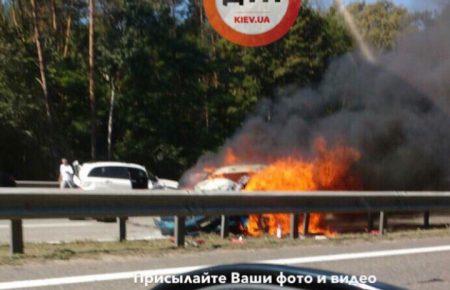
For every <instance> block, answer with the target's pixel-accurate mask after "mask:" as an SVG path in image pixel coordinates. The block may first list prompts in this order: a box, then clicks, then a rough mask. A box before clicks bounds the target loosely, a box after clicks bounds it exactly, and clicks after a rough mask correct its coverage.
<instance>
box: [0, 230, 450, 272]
mask: <svg viewBox="0 0 450 290" xmlns="http://www.w3.org/2000/svg"><path fill="white" fill-rule="evenodd" d="M429 237H450V228H441V229H429V230H420V229H419V230H413V231H399V232H392V233H387V234H386V235H384V236H383V237H380V236H378V235H374V234H367V233H361V234H340V235H337V236H336V237H334V238H330V239H327V240H317V239H315V238H314V237H308V238H305V239H297V240H290V239H288V238H285V239H277V238H274V237H271V236H262V237H259V238H251V237H244V238H243V243H237V242H236V240H237V239H238V237H236V236H230V237H229V238H228V239H221V238H220V237H219V236H218V235H216V234H201V235H199V236H197V237H194V238H193V237H187V239H186V247H185V248H183V249H179V248H177V247H175V245H174V243H173V242H172V241H171V240H170V239H162V240H152V241H126V242H92V241H80V242H73V243H61V244H45V243H27V244H25V254H22V255H14V256H12V257H11V256H10V255H9V248H8V245H0V265H20V264H24V263H29V262H38V263H39V262H43V261H48V260H70V259H99V258H104V257H107V256H124V257H125V256H149V257H161V256H170V255H174V254H182V253H192V252H200V251H215V250H218V249H227V250H236V249H261V248H267V249H270V248H273V247H291V246H301V245H337V244H346V243H353V242H355V241H368V242H376V241H380V240H401V239H421V238H429Z"/></svg>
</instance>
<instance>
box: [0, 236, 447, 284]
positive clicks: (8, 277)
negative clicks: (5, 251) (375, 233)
mask: <svg viewBox="0 0 450 290" xmlns="http://www.w3.org/2000/svg"><path fill="white" fill-rule="evenodd" d="M265 260H272V262H275V263H280V264H289V265H294V266H295V265H297V266H302V267H309V268H315V269H323V270H331V271H337V272H343V273H347V274H353V275H375V276H376V277H377V279H378V280H379V281H383V282H387V283H390V284H394V285H397V286H401V287H404V288H407V289H442V290H447V289H450V236H449V237H440V238H426V239H417V240H415V239H402V240H396V241H389V240H381V241H377V242H368V241H347V242H340V243H327V244H321V245H311V246H301V247H299V246H297V247H284V248H277V249H264V250H262V249H259V250H258V249H255V250H214V251H211V252H201V253H184V254H182V253H178V254H173V255H170V256H166V257H159V258H152V257H144V256H143V257H128V258H126V257H105V258H103V259H100V260H72V261H53V262H47V263H45V264H30V265H22V266H0V289H14V287H16V288H17V287H23V288H26V289H70V290H72V289H73V290H75V289H105V290H106V289H148V287H144V285H142V284H135V283H134V281H133V277H134V274H133V273H132V271H143V270H159V271H161V270H162V271H164V272H171V271H174V268H177V267H195V266H199V265H217V264H230V263H239V262H253V261H265ZM273 260H275V261H273ZM55 278H57V279H55ZM37 285H40V286H42V287H39V288H36V287H35V286H37ZM48 285H52V286H48Z"/></svg>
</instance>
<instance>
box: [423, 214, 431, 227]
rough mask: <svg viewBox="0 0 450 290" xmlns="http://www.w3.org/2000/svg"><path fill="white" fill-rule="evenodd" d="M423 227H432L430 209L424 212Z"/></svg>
mask: <svg viewBox="0 0 450 290" xmlns="http://www.w3.org/2000/svg"><path fill="white" fill-rule="evenodd" d="M423 227H424V228H426V229H427V228H429V227H430V212H429V211H426V212H424V214H423Z"/></svg>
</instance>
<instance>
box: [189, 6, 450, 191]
mask: <svg viewBox="0 0 450 290" xmlns="http://www.w3.org/2000/svg"><path fill="white" fill-rule="evenodd" d="M449 15H450V8H447V9H445V10H444V12H443V13H442V16H441V17H438V19H436V23H435V24H434V25H433V26H432V27H429V28H427V29H425V30H423V31H421V32H418V33H415V34H413V35H407V36H403V37H402V38H401V39H400V40H399V41H398V45H397V47H396V49H395V50H394V51H391V52H388V53H385V54H382V55H380V56H379V57H378V60H377V64H376V65H374V64H370V63H367V62H365V61H364V60H362V59H361V58H359V57H358V55H357V54H351V55H347V56H344V57H342V58H340V59H338V60H336V61H334V62H333V63H332V64H331V65H330V67H329V69H328V71H327V73H326V75H325V76H324V78H323V81H322V82H321V84H320V85H319V86H318V87H315V88H303V89H291V90H289V92H288V93H286V92H285V93H284V95H283V96H279V97H278V98H277V100H276V101H273V102H271V101H267V100H266V101H264V102H262V104H260V107H259V110H258V113H256V114H255V115H253V116H250V117H249V118H248V119H247V121H246V122H245V123H244V125H243V127H242V128H241V129H239V130H238V132H237V133H236V134H235V135H234V136H233V137H232V138H231V139H230V140H228V141H227V142H226V143H225V145H224V147H223V149H222V150H221V151H220V152H219V153H217V154H209V155H206V156H203V157H202V158H200V160H199V162H198V164H197V165H196V166H195V167H194V168H192V169H191V170H189V171H188V172H187V173H186V174H185V176H184V177H183V181H184V183H185V184H189V183H192V178H193V177H194V176H196V175H195V173H198V172H200V171H202V170H203V168H204V167H205V165H208V166H220V165H221V164H222V163H223V158H224V154H225V152H224V151H225V148H232V149H233V151H234V152H235V154H236V155H237V156H239V157H240V158H241V159H242V160H240V162H244V163H266V162H267V161H268V160H272V158H274V157H282V156H292V155H295V154H301V155H302V156H310V155H311V154H314V152H313V150H311V148H312V144H313V143H314V141H315V140H316V138H317V137H319V136H320V137H323V138H325V139H326V141H327V143H328V144H329V145H330V146H333V144H338V143H339V144H342V143H344V144H346V145H348V146H352V147H354V148H356V149H358V150H359V151H360V153H361V159H360V160H359V161H358V162H357V164H355V170H356V171H357V172H358V174H359V175H360V176H361V178H362V181H363V186H364V189H366V190H449V189H450V17H448V16H449ZM285 91H286V90H285Z"/></svg>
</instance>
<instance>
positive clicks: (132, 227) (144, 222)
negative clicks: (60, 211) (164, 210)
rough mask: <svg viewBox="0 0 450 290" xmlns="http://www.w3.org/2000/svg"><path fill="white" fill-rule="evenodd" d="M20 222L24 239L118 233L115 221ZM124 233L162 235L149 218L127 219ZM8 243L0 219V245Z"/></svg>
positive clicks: (100, 237)
mask: <svg viewBox="0 0 450 290" xmlns="http://www.w3.org/2000/svg"><path fill="white" fill-rule="evenodd" d="M23 224H24V239H25V241H26V242H46V243H59V242H74V241H115V240H117V239H118V235H119V229H118V225H117V224H116V223H104V222H97V221H95V220H68V219H45V220H25V221H24V223H23ZM127 235H128V237H127V238H128V239H129V240H133V239H135V240H147V239H158V238H162V236H161V233H160V231H159V230H158V229H157V228H156V227H155V225H154V222H153V218H151V217H143V218H130V219H129V220H128V222H127ZM8 242H9V221H5V220H1V221H0V244H5V243H8Z"/></svg>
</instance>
